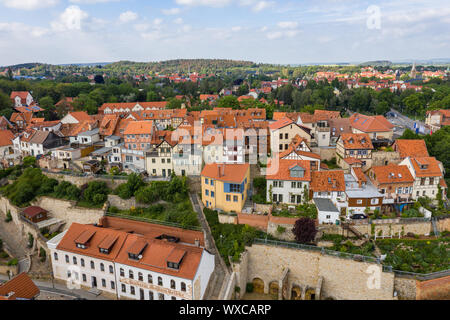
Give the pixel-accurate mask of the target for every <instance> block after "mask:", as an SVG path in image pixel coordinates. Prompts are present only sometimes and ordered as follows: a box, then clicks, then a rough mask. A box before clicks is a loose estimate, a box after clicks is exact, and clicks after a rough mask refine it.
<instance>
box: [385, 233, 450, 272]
mask: <svg viewBox="0 0 450 320" xmlns="http://www.w3.org/2000/svg"><path fill="white" fill-rule="evenodd" d="M376 244H377V246H378V248H379V249H380V250H381V253H382V254H386V255H387V256H386V259H385V260H384V264H386V265H390V266H392V268H393V269H394V270H401V271H407V272H415V273H432V272H437V271H442V270H447V269H450V256H449V250H450V238H448V237H441V238H439V239H436V240H405V239H383V240H377V241H376Z"/></svg>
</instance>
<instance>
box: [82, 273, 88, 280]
mask: <svg viewBox="0 0 450 320" xmlns="http://www.w3.org/2000/svg"><path fill="white" fill-rule="evenodd" d="M81 277H82V278H83V282H86V281H87V280H86V275H85V274H84V273H83V274H82V275H81Z"/></svg>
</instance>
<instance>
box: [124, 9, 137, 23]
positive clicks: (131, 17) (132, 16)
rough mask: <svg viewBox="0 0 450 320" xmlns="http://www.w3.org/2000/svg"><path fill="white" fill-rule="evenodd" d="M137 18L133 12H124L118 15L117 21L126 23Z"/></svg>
mask: <svg viewBox="0 0 450 320" xmlns="http://www.w3.org/2000/svg"><path fill="white" fill-rule="evenodd" d="M137 18H138V14H137V13H136V12H133V11H126V12H123V13H121V14H120V16H119V20H120V22H122V23H127V22H131V21H135V20H137Z"/></svg>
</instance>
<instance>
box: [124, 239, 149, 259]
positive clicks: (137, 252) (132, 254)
mask: <svg viewBox="0 0 450 320" xmlns="http://www.w3.org/2000/svg"><path fill="white" fill-rule="evenodd" d="M146 247H147V242H146V241H144V240H140V239H139V240H136V241H135V242H134V243H133V244H132V245H131V247H130V248H129V249H128V258H129V259H131V260H140V259H142V253H143V252H144V250H145V248H146Z"/></svg>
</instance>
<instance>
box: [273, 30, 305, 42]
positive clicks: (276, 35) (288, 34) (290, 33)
mask: <svg viewBox="0 0 450 320" xmlns="http://www.w3.org/2000/svg"><path fill="white" fill-rule="evenodd" d="M299 33H300V31H299V30H287V31H272V32H268V33H267V35H266V36H267V39H269V40H275V39H281V38H293V37H295V36H296V35H297V34H299Z"/></svg>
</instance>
